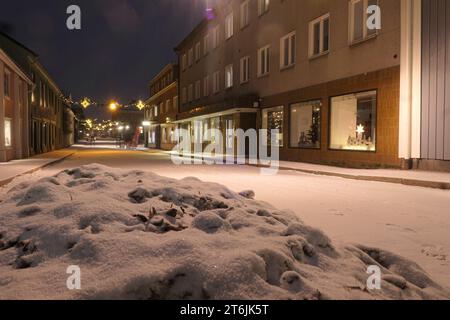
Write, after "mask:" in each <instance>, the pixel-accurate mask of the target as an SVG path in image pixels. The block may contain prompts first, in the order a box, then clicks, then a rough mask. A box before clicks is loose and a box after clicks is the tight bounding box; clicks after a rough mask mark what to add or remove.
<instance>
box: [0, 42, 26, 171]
mask: <svg viewBox="0 0 450 320" xmlns="http://www.w3.org/2000/svg"><path fill="white" fill-rule="evenodd" d="M29 86H31V80H30V79H29V78H28V77H27V76H26V75H25V73H24V72H23V71H22V70H21V69H20V68H19V67H18V66H17V65H16V64H15V63H14V61H13V60H12V59H11V58H10V57H9V56H8V55H7V54H6V53H5V52H4V51H3V50H2V49H0V162H4V161H10V160H13V159H21V158H24V157H27V156H28V130H29V129H28V101H27V92H28V87H29Z"/></svg>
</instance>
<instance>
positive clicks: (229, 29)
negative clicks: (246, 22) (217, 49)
mask: <svg viewBox="0 0 450 320" xmlns="http://www.w3.org/2000/svg"><path fill="white" fill-rule="evenodd" d="M233 20H234V19H233V13H230V14H229V15H227V16H226V18H225V38H226V39H230V38H231V37H232V36H233V32H234V30H233Z"/></svg>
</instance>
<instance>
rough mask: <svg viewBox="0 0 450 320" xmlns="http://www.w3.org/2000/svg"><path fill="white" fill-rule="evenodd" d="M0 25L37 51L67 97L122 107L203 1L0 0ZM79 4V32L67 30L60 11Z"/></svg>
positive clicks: (140, 92)
mask: <svg viewBox="0 0 450 320" xmlns="http://www.w3.org/2000/svg"><path fill="white" fill-rule="evenodd" d="M0 1H1V10H0V22H1V23H2V24H5V23H6V24H7V25H9V26H10V32H8V33H9V34H10V35H11V36H12V37H14V38H15V39H17V40H19V41H20V42H22V43H24V44H25V45H26V46H28V47H29V48H30V49H32V50H34V51H35V52H36V53H38V54H39V56H40V59H41V61H42V62H43V64H44V65H45V66H46V68H47V69H48V71H49V72H50V74H51V75H52V77H53V78H54V79H55V81H56V82H57V83H58V84H59V86H60V87H61V89H63V90H64V91H66V92H71V93H72V95H73V97H74V99H80V98H82V97H84V96H87V97H91V98H93V99H95V100H96V101H99V102H105V101H109V100H110V99H117V100H118V101H119V102H120V103H127V102H129V101H131V100H134V99H145V98H147V97H148V89H147V85H148V83H149V81H150V79H151V78H152V76H154V75H155V74H156V73H157V72H158V71H159V70H160V69H161V68H162V67H163V66H164V65H165V64H167V63H169V62H172V61H175V60H176V56H175V54H174V52H173V48H174V47H175V46H176V45H177V44H178V43H179V42H180V41H181V40H182V39H183V38H184V36H186V34H187V33H188V32H189V31H190V30H191V29H192V28H193V27H194V26H195V25H196V24H197V23H198V22H200V20H201V19H202V17H203V15H204V13H205V8H206V2H207V1H208V0H70V1H67V0H0ZM72 4H76V5H79V6H80V7H81V13H82V29H81V30H79V31H69V30H68V29H67V27H66V19H67V17H68V15H67V14H66V9H67V7H68V6H69V5H72Z"/></svg>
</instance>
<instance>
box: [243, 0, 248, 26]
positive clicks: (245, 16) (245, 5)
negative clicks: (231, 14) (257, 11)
mask: <svg viewBox="0 0 450 320" xmlns="http://www.w3.org/2000/svg"><path fill="white" fill-rule="evenodd" d="M249 7H250V0H245V1H244V2H243V3H242V4H241V28H245V27H246V26H248V24H249V23H250V10H249Z"/></svg>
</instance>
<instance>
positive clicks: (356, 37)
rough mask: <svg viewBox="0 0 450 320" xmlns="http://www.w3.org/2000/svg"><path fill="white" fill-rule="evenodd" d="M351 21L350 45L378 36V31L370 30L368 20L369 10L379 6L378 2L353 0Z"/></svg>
mask: <svg viewBox="0 0 450 320" xmlns="http://www.w3.org/2000/svg"><path fill="white" fill-rule="evenodd" d="M349 5H350V10H349V11H350V19H349V36H350V39H349V40H350V43H351V44H352V43H357V42H360V41H364V40H367V39H369V38H371V37H373V36H375V35H376V34H377V30H376V29H369V28H368V26H367V19H368V17H369V15H368V13H367V8H368V7H370V6H372V5H378V0H351V1H350V3H349Z"/></svg>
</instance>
